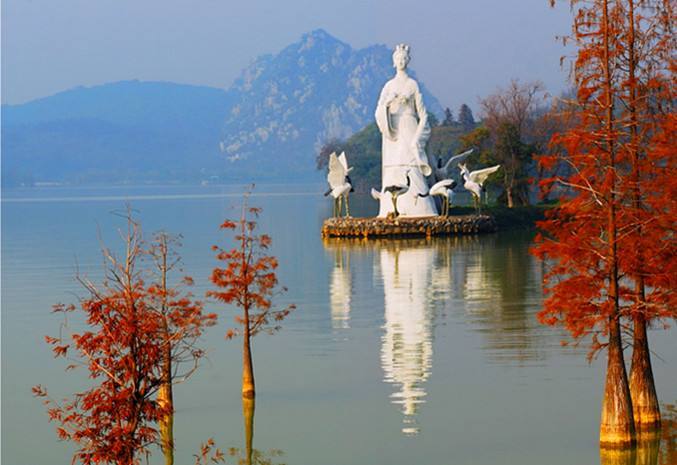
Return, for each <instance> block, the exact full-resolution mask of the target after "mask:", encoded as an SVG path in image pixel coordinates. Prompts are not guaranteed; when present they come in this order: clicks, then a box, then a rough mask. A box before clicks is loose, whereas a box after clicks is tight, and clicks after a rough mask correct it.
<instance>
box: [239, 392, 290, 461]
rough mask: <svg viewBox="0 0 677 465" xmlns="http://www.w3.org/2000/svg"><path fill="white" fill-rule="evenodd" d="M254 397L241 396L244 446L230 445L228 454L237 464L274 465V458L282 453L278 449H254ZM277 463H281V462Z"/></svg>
mask: <svg viewBox="0 0 677 465" xmlns="http://www.w3.org/2000/svg"><path fill="white" fill-rule="evenodd" d="M255 408H256V400H255V399H246V398H242V418H243V419H244V437H245V447H244V449H240V448H237V447H231V448H230V449H228V455H230V456H231V457H233V458H234V459H235V460H237V462H236V463H237V464H238V465H275V462H274V460H275V459H276V458H278V457H281V456H282V455H284V453H283V452H282V451H281V450H279V449H271V450H270V451H268V452H262V451H260V450H258V449H254V410H255ZM279 465H282V464H281V463H280V464H279Z"/></svg>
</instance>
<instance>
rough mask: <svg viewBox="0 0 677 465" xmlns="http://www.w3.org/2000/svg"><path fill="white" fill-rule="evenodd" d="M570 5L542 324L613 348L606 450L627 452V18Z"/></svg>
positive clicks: (541, 240)
mask: <svg viewBox="0 0 677 465" xmlns="http://www.w3.org/2000/svg"><path fill="white" fill-rule="evenodd" d="M571 4H572V5H573V6H574V7H575V8H576V15H575V19H574V27H573V35H572V39H573V40H574V41H575V43H576V45H577V48H578V52H577V57H576V61H575V66H574V79H575V84H576V88H577V95H576V101H575V102H574V105H572V106H571V111H572V112H574V117H573V118H572V120H573V121H574V122H575V123H574V126H573V127H572V128H571V129H569V130H567V131H565V132H563V133H561V134H556V135H555V136H554V137H553V144H558V145H560V146H563V147H564V149H565V150H563V151H562V150H558V151H553V152H552V153H551V154H550V155H545V156H543V157H542V158H541V160H540V162H541V163H542V164H543V165H544V166H545V167H546V168H552V167H553V166H555V165H556V164H559V163H565V164H567V166H568V168H569V173H570V174H569V175H568V176H557V177H551V178H549V179H546V180H544V181H543V183H544V184H546V185H550V184H553V183H558V184H560V185H562V186H565V187H566V188H568V189H569V192H568V193H567V195H564V196H563V198H561V199H560V204H559V206H558V207H557V208H556V209H554V210H553V211H552V212H550V213H549V214H548V216H547V218H546V220H545V221H543V222H540V223H539V228H540V229H541V230H542V231H543V234H542V235H540V236H539V237H538V238H537V244H536V246H535V249H534V250H535V253H536V254H537V255H538V256H539V257H541V258H542V259H545V260H547V263H548V264H549V267H550V268H549V272H548V273H547V274H546V276H545V281H546V286H545V290H546V294H547V295H546V299H545V301H544V309H543V310H542V311H541V312H540V314H539V318H540V319H541V321H543V322H545V323H547V324H562V325H564V326H565V327H566V328H567V329H568V330H569V331H570V332H571V334H572V335H573V336H574V337H575V338H582V337H585V336H588V335H590V336H592V341H593V351H594V350H596V349H599V348H602V347H606V348H607V351H608V353H607V356H608V358H607V371H606V383H605V390H604V400H603V405H602V418H601V425H600V442H601V444H602V445H605V446H606V445H609V446H614V447H616V446H625V445H631V444H633V443H634V442H635V425H634V419H633V410H632V401H631V397H630V389H629V385H628V378H627V373H626V369H625V363H624V360H623V345H622V339H621V317H622V308H621V295H623V294H624V293H626V292H628V289H626V288H624V286H623V282H622V280H621V271H620V270H619V262H620V256H619V254H620V250H619V236H620V234H621V233H622V232H621V229H620V227H621V225H622V224H623V223H624V214H625V212H624V210H623V209H622V200H623V199H622V196H621V195H620V191H621V189H622V188H623V186H622V185H621V184H620V183H619V177H620V173H621V170H622V169H623V166H622V164H621V161H622V160H621V155H620V152H621V150H622V148H621V139H622V132H621V131H622V127H621V126H620V124H619V121H618V115H617V111H616V107H615V105H616V104H617V99H618V94H619V85H618V75H617V71H618V68H619V57H620V56H621V54H622V53H623V47H622V44H621V43H619V40H618V38H619V35H620V33H621V27H622V26H621V24H622V20H623V11H622V8H620V7H619V2H618V1H614V0H591V1H586V2H584V1H578V0H573V1H571ZM600 338H606V341H605V342H603V341H602V340H601V339H600Z"/></svg>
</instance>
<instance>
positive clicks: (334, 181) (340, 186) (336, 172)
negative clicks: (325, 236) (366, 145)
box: [324, 152, 355, 217]
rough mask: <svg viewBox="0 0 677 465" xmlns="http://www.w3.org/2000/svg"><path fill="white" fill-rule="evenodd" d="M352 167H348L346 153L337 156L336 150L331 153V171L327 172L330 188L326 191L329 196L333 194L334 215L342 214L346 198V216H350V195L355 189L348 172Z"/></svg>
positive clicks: (325, 194)
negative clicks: (342, 205)
mask: <svg viewBox="0 0 677 465" xmlns="http://www.w3.org/2000/svg"><path fill="white" fill-rule="evenodd" d="M352 169H353V168H352V167H350V168H348V160H347V158H346V153H345V152H341V155H339V156H338V157H337V156H336V152H332V153H331V155H329V173H328V174H327V182H328V183H329V190H328V191H327V192H325V193H324V196H325V197H327V196H328V195H331V196H332V197H333V198H334V209H333V216H334V217H339V216H341V204H342V203H343V200H344V199H345V210H346V216H347V217H348V216H350V203H349V200H348V196H349V195H350V193H351V192H353V191H354V190H355V189H353V184H352V182H351V180H350V176H348V173H349V172H350V171H352Z"/></svg>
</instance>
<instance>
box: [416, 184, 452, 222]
mask: <svg viewBox="0 0 677 465" xmlns="http://www.w3.org/2000/svg"><path fill="white" fill-rule="evenodd" d="M454 187H456V181H454V180H453V179H443V180H442V181H440V182H436V183H435V184H433V185H432V187H431V188H430V189H428V192H426V193H425V194H420V193H419V194H418V196H419V197H428V196H429V195H434V196H440V197H442V216H448V215H449V205H450V203H451V202H452V201H453V199H454V190H453V189H454Z"/></svg>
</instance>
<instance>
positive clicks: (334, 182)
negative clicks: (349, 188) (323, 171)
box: [327, 152, 346, 189]
mask: <svg viewBox="0 0 677 465" xmlns="http://www.w3.org/2000/svg"><path fill="white" fill-rule="evenodd" d="M327 182H328V183H329V186H330V187H331V188H332V189H336V188H337V187H339V186H342V185H343V184H344V183H345V182H346V169H345V167H344V166H343V163H341V162H340V161H339V159H338V157H337V156H336V152H332V153H331V155H329V173H328V174H327Z"/></svg>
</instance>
